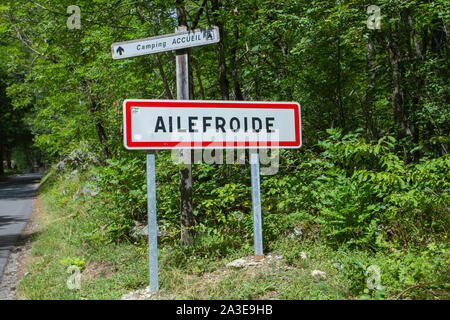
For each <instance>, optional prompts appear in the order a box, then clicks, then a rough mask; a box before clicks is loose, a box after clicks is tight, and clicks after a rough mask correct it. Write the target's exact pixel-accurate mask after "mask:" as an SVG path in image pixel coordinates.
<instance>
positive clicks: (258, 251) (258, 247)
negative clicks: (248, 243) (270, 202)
mask: <svg viewBox="0 0 450 320" xmlns="http://www.w3.org/2000/svg"><path fill="white" fill-rule="evenodd" d="M250 172H251V179H252V210H253V242H254V250H255V260H256V261H259V260H262V259H264V253H263V244H262V221H261V192H260V189H259V185H260V182H259V153H258V152H257V151H256V152H252V150H250Z"/></svg>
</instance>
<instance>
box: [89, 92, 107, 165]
mask: <svg viewBox="0 0 450 320" xmlns="http://www.w3.org/2000/svg"><path fill="white" fill-rule="evenodd" d="M89 110H90V112H91V115H92V117H93V118H94V119H95V120H94V121H95V129H96V130H97V136H98V140H99V141H100V147H101V149H102V153H103V159H102V162H103V164H106V160H107V159H111V151H110V150H109V147H108V137H107V136H106V132H105V128H104V126H103V121H102V120H101V119H100V118H99V117H98V115H97V110H98V106H97V102H96V101H95V100H94V99H93V98H92V97H91V101H90V107H89Z"/></svg>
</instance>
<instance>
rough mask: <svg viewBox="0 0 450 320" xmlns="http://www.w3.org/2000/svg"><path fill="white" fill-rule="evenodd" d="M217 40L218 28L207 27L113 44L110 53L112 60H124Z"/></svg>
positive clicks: (218, 38)
mask: <svg viewBox="0 0 450 320" xmlns="http://www.w3.org/2000/svg"><path fill="white" fill-rule="evenodd" d="M219 40H220V37H219V28H217V27H209V28H205V29H195V30H191V31H182V32H177V33H172V34H166V35H161V36H156V37H151V38H144V39H137V40H131V41H124V42H115V43H113V44H112V45H111V53H112V57H113V59H124V58H130V57H137V56H142V55H146V54H152V53H157V52H164V51H171V50H179V49H184V48H190V47H197V46H203V45H207V44H211V43H216V42H219Z"/></svg>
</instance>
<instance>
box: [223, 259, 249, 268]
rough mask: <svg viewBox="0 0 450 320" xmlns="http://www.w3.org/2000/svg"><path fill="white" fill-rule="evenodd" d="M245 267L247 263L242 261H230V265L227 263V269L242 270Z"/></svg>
mask: <svg viewBox="0 0 450 320" xmlns="http://www.w3.org/2000/svg"><path fill="white" fill-rule="evenodd" d="M246 265H247V262H246V261H245V260H244V259H242V258H241V259H236V260H233V261H231V262H230V263H227V265H226V267H227V268H243V267H245V266H246Z"/></svg>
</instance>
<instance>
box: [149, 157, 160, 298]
mask: <svg viewBox="0 0 450 320" xmlns="http://www.w3.org/2000/svg"><path fill="white" fill-rule="evenodd" d="M147 208H148V264H149V274H150V277H149V280H150V286H149V289H150V291H152V292H154V291H158V290H159V279H158V224H157V221H156V166H155V151H153V150H150V151H147Z"/></svg>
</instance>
